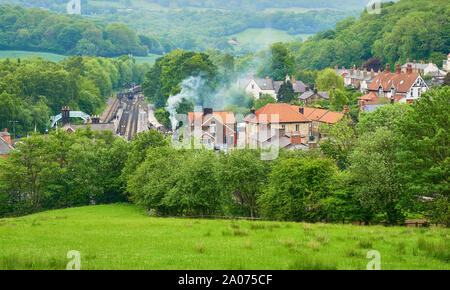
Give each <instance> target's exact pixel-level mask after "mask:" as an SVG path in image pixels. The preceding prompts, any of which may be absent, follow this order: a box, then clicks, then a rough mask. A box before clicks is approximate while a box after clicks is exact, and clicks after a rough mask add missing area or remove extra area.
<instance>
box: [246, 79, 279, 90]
mask: <svg viewBox="0 0 450 290" xmlns="http://www.w3.org/2000/svg"><path fill="white" fill-rule="evenodd" d="M251 80H254V81H255V83H256V84H257V85H258V87H260V88H261V90H264V91H266V90H274V85H273V80H272V79H271V78H265V79H263V78H245V79H238V86H239V88H241V89H245V88H246V87H247V86H248V84H249V83H250V81H251Z"/></svg>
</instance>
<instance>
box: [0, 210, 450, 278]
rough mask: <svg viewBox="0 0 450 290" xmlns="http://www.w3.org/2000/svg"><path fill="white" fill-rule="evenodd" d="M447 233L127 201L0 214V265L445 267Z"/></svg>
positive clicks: (98, 266) (123, 267)
mask: <svg viewBox="0 0 450 290" xmlns="http://www.w3.org/2000/svg"><path fill="white" fill-rule="evenodd" d="M449 242H450V231H449V230H448V229H446V228H436V227H430V228H414V227H383V226H356V225H333V224H320V223H319V224H306V223H291V222H260V221H244V220H239V221H237V220H193V219H182V218H179V219H178V218H156V217H149V216H147V215H146V214H145V212H144V211H143V210H141V209H139V208H137V207H136V206H134V205H130V204H114V205H100V206H88V207H80V208H69V209H62V210H53V211H47V212H42V213H38V214H34V215H30V216H25V217H19V218H5V219H0V269H65V266H66V264H67V263H68V261H69V259H67V258H66V254H67V252H68V251H70V250H77V251H79V252H80V253H81V268H82V269H230V270H239V269H365V268H366V265H367V263H368V262H369V261H370V259H368V258H366V255H367V252H368V251H369V250H377V251H379V252H380V254H381V269H446V270H448V269H450V264H449V257H450V255H449V250H450V247H449Z"/></svg>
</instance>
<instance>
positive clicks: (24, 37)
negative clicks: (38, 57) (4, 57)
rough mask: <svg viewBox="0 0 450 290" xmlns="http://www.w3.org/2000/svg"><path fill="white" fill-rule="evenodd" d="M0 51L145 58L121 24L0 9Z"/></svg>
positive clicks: (131, 33)
mask: <svg viewBox="0 0 450 290" xmlns="http://www.w3.org/2000/svg"><path fill="white" fill-rule="evenodd" d="M0 24H1V26H2V33H0V48H2V49H17V50H31V51H33V50H44V51H48V52H55V53H60V54H77V55H89V56H118V55H121V54H127V53H130V52H131V53H133V54H135V55H140V56H146V55H147V54H148V49H147V47H146V46H143V45H141V44H140V41H139V38H138V37H137V35H136V33H135V32H134V31H133V30H131V29H130V28H129V27H127V26H126V25H124V24H118V23H111V24H109V25H107V26H106V27H104V26H105V24H97V23H96V22H93V21H90V20H86V19H83V18H80V17H76V16H67V15H63V14H55V13H52V12H49V11H45V10H42V9H37V8H30V9H24V8H22V7H18V6H16V7H11V6H9V5H6V6H2V7H0Z"/></svg>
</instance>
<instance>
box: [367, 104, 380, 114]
mask: <svg viewBox="0 0 450 290" xmlns="http://www.w3.org/2000/svg"><path fill="white" fill-rule="evenodd" d="M383 106H384V104H369V105H364V107H363V111H364V112H366V113H370V112H373V111H375V110H376V109H378V108H379V107H383Z"/></svg>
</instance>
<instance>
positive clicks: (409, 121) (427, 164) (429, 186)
mask: <svg viewBox="0 0 450 290" xmlns="http://www.w3.org/2000/svg"><path fill="white" fill-rule="evenodd" d="M449 115H450V88H449V87H444V88H442V89H440V90H433V91H430V92H428V93H426V94H425V95H424V96H423V97H422V98H421V99H420V100H419V101H418V102H417V103H415V104H413V105H411V109H410V110H407V111H406V113H405V114H404V116H403V117H402V118H400V119H399V120H396V124H395V128H396V129H395V131H396V132H397V134H398V135H399V136H400V146H399V158H400V161H401V165H402V169H403V171H404V174H403V175H404V177H405V181H406V184H405V185H406V186H407V188H408V190H409V191H411V192H413V193H414V194H417V195H425V196H435V195H443V196H447V197H448V196H449V194H450V192H449V174H448V173H449V169H450V157H449V148H450V146H449V144H450V139H449V138H450V135H449V134H448V132H449V130H450V124H449V119H448V116H449Z"/></svg>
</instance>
